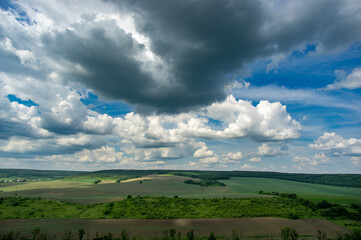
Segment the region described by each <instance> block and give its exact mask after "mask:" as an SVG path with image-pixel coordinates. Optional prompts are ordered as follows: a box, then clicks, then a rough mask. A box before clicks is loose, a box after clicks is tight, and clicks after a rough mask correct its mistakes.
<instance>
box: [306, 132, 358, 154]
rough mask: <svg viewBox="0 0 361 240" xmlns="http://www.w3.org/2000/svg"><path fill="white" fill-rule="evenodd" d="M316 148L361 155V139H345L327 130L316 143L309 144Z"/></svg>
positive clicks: (335, 152) (336, 152)
mask: <svg viewBox="0 0 361 240" xmlns="http://www.w3.org/2000/svg"><path fill="white" fill-rule="evenodd" d="M308 146H309V147H310V148H314V149H316V150H329V151H333V152H334V154H336V155H344V154H347V155H361V139H357V138H349V139H345V138H343V137H342V136H340V135H337V134H336V133H334V132H332V133H328V132H325V133H324V134H323V135H322V136H320V137H319V138H317V139H316V140H315V141H314V143H311V144H309V145H308Z"/></svg>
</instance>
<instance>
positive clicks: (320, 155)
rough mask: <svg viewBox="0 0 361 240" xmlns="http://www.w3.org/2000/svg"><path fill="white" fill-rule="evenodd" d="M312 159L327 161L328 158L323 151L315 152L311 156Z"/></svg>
mask: <svg viewBox="0 0 361 240" xmlns="http://www.w3.org/2000/svg"><path fill="white" fill-rule="evenodd" d="M313 159H314V160H316V161H318V162H321V163H328V162H329V161H330V158H329V157H327V156H326V155H325V154H324V153H316V154H315V156H313Z"/></svg>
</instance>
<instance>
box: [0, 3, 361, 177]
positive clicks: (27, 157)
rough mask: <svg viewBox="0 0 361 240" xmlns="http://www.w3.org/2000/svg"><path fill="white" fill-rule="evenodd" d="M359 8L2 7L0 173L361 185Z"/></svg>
mask: <svg viewBox="0 0 361 240" xmlns="http://www.w3.org/2000/svg"><path fill="white" fill-rule="evenodd" d="M360 26H361V2H360V1H359V0H305V1H297V0H242V1H236V0H225V1H206V0H197V1H194V0H177V1H168V0H152V1H142V0H103V1H101V0H88V1H82V0H63V1H55V0H53V1H49V0H31V1H28V0H12V1H11V0H1V1H0V168H30V169H61V170H84V171H92V170H101V169H194V170H244V171H277V172H291V173H295V172H300V173H361V28H360Z"/></svg>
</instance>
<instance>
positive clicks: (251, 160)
mask: <svg viewBox="0 0 361 240" xmlns="http://www.w3.org/2000/svg"><path fill="white" fill-rule="evenodd" d="M249 161H250V162H262V159H261V158H260V157H253V158H251V159H249Z"/></svg>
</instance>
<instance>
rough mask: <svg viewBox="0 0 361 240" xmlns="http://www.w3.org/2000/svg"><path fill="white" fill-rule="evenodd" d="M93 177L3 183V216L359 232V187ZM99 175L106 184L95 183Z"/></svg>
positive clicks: (245, 180)
mask: <svg viewBox="0 0 361 240" xmlns="http://www.w3.org/2000/svg"><path fill="white" fill-rule="evenodd" d="M128 176H130V175H128ZM95 177H96V176H92V177H90V176H87V177H78V176H77V177H67V178H63V179H60V180H53V181H38V182H16V183H15V182H12V183H8V182H7V183H0V190H1V192H0V201H1V203H0V219H3V220H6V219H180V218H182V219H184V218H186V219H196V218H202V219H208V218H240V217H242V218H245V217H277V218H292V219H296V218H301V219H305V218H313V219H327V220H331V221H333V222H334V223H338V224H341V225H344V226H346V227H348V228H350V229H361V225H360V221H359V220H358V219H360V218H359V217H358V216H359V210H360V209H356V208H352V207H351V205H350V204H351V203H356V204H359V206H361V188H350V187H340V186H329V185H320V184H312V183H303V182H295V181H288V180H281V179H270V178H256V177H232V178H230V179H228V180H227V179H226V180H218V181H219V182H221V183H224V184H225V186H213V185H212V184H211V186H208V187H206V186H200V185H198V184H186V183H184V181H185V180H189V179H192V180H193V181H198V180H199V179H197V178H191V177H185V176H176V175H169V174H168V175H154V174H152V175H147V176H143V177H139V176H137V177H138V178H133V179H128V177H127V178H125V179H127V180H123V181H121V182H120V183H116V178H110V177H108V176H107V177H106V178H104V179H101V178H95ZM118 177H119V176H118ZM97 179H99V180H101V182H100V183H98V184H93V182H94V181H95V180H97ZM118 179H119V178H118ZM202 181H208V180H202ZM211 182H212V181H211ZM260 190H263V191H264V192H267V193H272V192H278V193H296V194H297V196H298V198H297V197H296V198H290V197H280V196H274V195H276V194H273V195H267V194H259V191H260ZM129 195H131V196H132V197H128V196H129ZM300 198H303V199H307V200H311V201H312V202H313V203H312V202H311V203H307V201H305V200H302V199H300ZM59 200H60V201H59ZM321 200H327V201H328V202H330V203H336V204H339V205H338V206H336V205H335V206H334V207H328V208H326V209H324V208H320V207H318V206H317V204H318V203H319V202H320V201H321ZM61 201H63V202H61ZM340 211H341V213H339V212H340ZM342 211H343V212H342ZM332 214H336V215H332Z"/></svg>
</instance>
